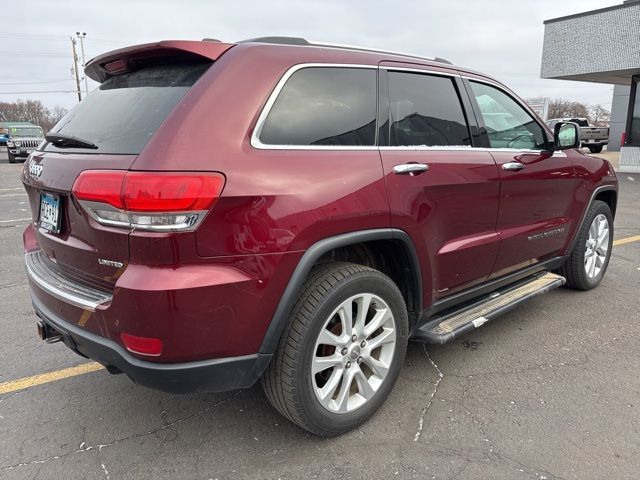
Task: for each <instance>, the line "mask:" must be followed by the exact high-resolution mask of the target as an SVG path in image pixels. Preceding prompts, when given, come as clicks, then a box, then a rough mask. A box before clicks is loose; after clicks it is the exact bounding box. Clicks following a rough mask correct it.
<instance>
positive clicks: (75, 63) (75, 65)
mask: <svg viewBox="0 0 640 480" xmlns="http://www.w3.org/2000/svg"><path fill="white" fill-rule="evenodd" d="M69 39H70V40H71V52H72V54H73V73H74V74H75V76H76V91H77V92H78V101H79V102H81V101H82V92H81V91H80V75H79V74H78V55H77V54H76V39H75V38H73V37H69Z"/></svg>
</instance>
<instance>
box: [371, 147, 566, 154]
mask: <svg viewBox="0 0 640 480" xmlns="http://www.w3.org/2000/svg"><path fill="white" fill-rule="evenodd" d="M379 150H380V151H393V150H408V151H426V152H430V151H431V152H434V151H435V152H489V153H491V152H495V153H499V152H507V153H519V154H523V155H524V154H534V155H540V154H542V153H544V152H545V150H520V149H517V148H485V147H471V146H469V147H466V146H464V145H460V146H457V145H451V146H447V145H434V146H428V145H422V146H419V145H403V146H396V147H391V146H385V147H379ZM551 156H552V157H566V156H567V155H566V153H564V152H562V151H559V150H556V151H554V152H553V155H551Z"/></svg>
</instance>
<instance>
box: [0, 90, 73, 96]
mask: <svg viewBox="0 0 640 480" xmlns="http://www.w3.org/2000/svg"><path fill="white" fill-rule="evenodd" d="M27 93H77V91H76V90H39V91H32V92H0V95H24V94H27Z"/></svg>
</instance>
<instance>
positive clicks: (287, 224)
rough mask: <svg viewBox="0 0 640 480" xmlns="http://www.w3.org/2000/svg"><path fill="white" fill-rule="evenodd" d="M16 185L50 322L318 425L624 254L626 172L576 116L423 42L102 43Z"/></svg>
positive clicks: (70, 338)
mask: <svg viewBox="0 0 640 480" xmlns="http://www.w3.org/2000/svg"><path fill="white" fill-rule="evenodd" d="M86 74H87V75H88V76H89V77H90V78H92V79H94V80H96V81H98V82H100V86H99V87H98V88H97V89H96V90H95V91H94V92H93V93H91V94H90V95H89V96H87V98H86V99H84V100H83V101H82V102H81V103H80V104H78V106H76V107H75V108H74V109H73V110H72V111H71V112H70V113H69V114H68V115H67V116H66V117H64V118H63V119H62V120H61V121H60V122H59V123H58V124H57V125H56V127H55V128H54V130H53V131H52V132H50V133H48V134H47V135H46V141H45V142H43V143H42V144H41V146H40V147H39V149H38V150H37V151H36V152H34V153H33V154H32V155H31V156H30V158H29V159H28V162H27V163H26V164H25V167H24V171H23V173H22V181H23V183H24V186H25V188H26V190H27V193H28V194H29V199H30V206H31V212H32V216H33V220H34V221H33V223H32V224H31V225H29V226H28V227H27V229H26V230H25V232H24V248H25V262H26V269H27V274H28V277H29V282H30V288H31V296H32V299H33V305H34V308H35V312H36V314H37V316H38V317H39V321H38V331H39V334H40V336H41V338H43V339H45V340H47V341H49V342H55V341H62V342H64V343H65V344H66V345H67V346H68V347H69V348H71V349H73V350H74V351H76V352H77V353H79V354H80V355H82V356H85V357H89V358H92V359H95V360H96V361H98V362H100V363H101V364H103V365H104V366H105V367H106V368H107V369H108V370H109V371H110V372H112V373H120V372H124V373H125V374H127V375H128V376H129V377H130V378H131V379H132V380H133V381H135V382H137V383H139V384H141V385H146V386H149V387H152V388H157V389H160V390H165V391H170V392H190V391H195V390H206V391H223V390H229V389H237V388H247V387H251V386H252V385H254V384H255V383H256V382H258V380H261V382H262V385H263V388H264V390H265V392H266V395H267V397H268V398H269V400H270V401H271V403H272V404H273V405H274V407H275V408H276V409H277V410H278V411H280V412H281V413H282V414H283V415H284V416H285V417H287V418H288V419H290V420H291V421H293V422H295V423H296V424H298V425H300V426H301V427H303V428H305V429H307V430H309V431H311V432H314V433H316V434H320V435H327V436H328V435H337V434H340V433H342V432H345V431H347V430H349V429H351V428H354V427H355V426H357V425H359V424H361V423H362V422H364V421H365V420H366V419H367V418H368V417H369V416H370V415H371V414H373V412H375V410H376V409H377V408H378V407H379V406H380V405H381V404H382V402H384V400H385V398H386V397H387V396H388V395H389V393H390V391H391V389H392V387H393V385H394V383H395V381H396V379H397V378H398V374H399V371H400V368H401V366H402V363H403V358H404V356H405V352H406V347H407V341H408V340H409V339H413V340H416V341H422V342H437V343H444V342H447V341H450V340H452V339H454V338H456V337H458V336H459V335H462V334H464V333H465V332H467V331H469V330H471V329H474V328H477V327H479V326H481V325H482V324H484V323H485V322H487V321H489V320H492V319H494V318H495V317H497V316H498V315H500V314H501V313H504V312H505V311H507V310H509V309H511V308H513V307H514V306H516V305H518V304H519V303H520V302H522V301H524V300H526V299H528V298H530V297H532V296H534V295H537V294H540V293H544V292H546V291H548V290H550V289H552V288H554V287H558V286H561V285H563V284H565V283H566V284H567V285H568V286H570V287H572V288H576V289H580V290H588V289H590V288H593V287H595V286H596V285H597V284H598V283H599V282H600V281H601V279H602V277H603V276H604V273H605V271H606V269H607V264H608V262H609V256H610V253H611V246H612V237H613V216H614V213H615V209H616V199H617V181H616V177H615V174H614V172H613V169H612V167H611V165H610V164H609V163H607V162H606V161H604V160H601V159H599V158H593V157H589V156H586V155H584V154H582V153H581V152H580V150H579V149H578V146H579V144H580V138H579V133H578V128H577V126H576V125H575V124H573V123H564V122H560V123H558V124H557V125H555V130H554V131H553V132H552V131H550V130H548V129H547V127H546V126H545V125H544V123H543V122H542V121H541V120H540V119H539V118H537V117H536V116H535V114H533V113H532V111H531V110H530V109H529V108H528V107H527V105H526V104H525V103H524V102H522V101H521V100H520V99H518V97H517V96H516V95H515V94H514V93H513V92H511V91H510V90H509V89H508V88H506V87H505V86H504V85H502V84H501V83H499V82H497V81H496V80H493V79H491V78H489V77H487V76H485V75H482V74H479V73H476V72H472V71H469V70H467V69H463V68H459V67H455V66H453V65H451V64H450V63H449V62H447V61H446V60H442V59H438V58H435V59H426V58H422V57H417V56H412V55H404V54H398V53H393V52H385V51H377V50H369V49H364V48H357V47H346V46H339V45H329V44H318V43H310V42H308V41H306V40H304V39H300V38H285V37H269V38H259V39H253V40H248V41H244V42H238V43H236V44H231V43H221V42H218V41H210V40H205V41H162V42H159V43H153V44H145V45H137V46H133V47H130V48H124V49H121V50H116V51H113V52H110V53H106V54H104V55H101V56H99V57H97V58H95V59H93V60H92V61H91V62H89V64H88V65H87V67H86Z"/></svg>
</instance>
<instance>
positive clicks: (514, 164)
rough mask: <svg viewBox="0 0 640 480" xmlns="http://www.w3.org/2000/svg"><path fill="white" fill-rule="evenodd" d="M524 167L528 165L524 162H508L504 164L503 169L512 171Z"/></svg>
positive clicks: (517, 170)
mask: <svg viewBox="0 0 640 480" xmlns="http://www.w3.org/2000/svg"><path fill="white" fill-rule="evenodd" d="M524 167H526V165H525V164H524V163H522V162H507V163H503V164H502V169H503V170H510V171H512V172H519V171H520V170H522V169H523V168H524Z"/></svg>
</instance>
